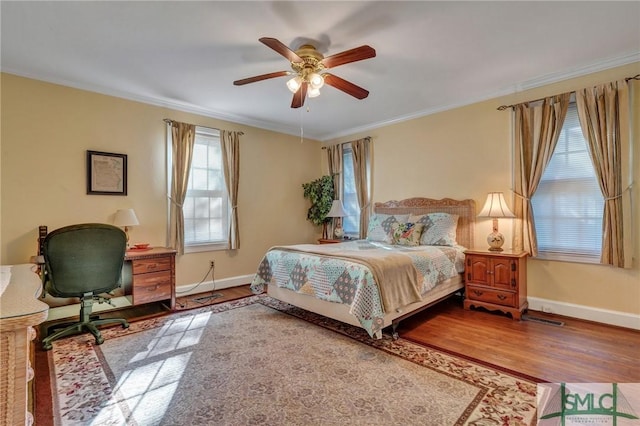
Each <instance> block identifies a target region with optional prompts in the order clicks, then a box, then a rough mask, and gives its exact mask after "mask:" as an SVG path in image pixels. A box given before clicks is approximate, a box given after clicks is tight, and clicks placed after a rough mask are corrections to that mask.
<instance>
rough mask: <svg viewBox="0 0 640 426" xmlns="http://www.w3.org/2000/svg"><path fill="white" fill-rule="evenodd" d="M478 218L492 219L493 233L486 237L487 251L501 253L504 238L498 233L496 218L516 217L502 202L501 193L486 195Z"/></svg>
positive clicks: (505, 203) (504, 202)
mask: <svg viewBox="0 0 640 426" xmlns="http://www.w3.org/2000/svg"><path fill="white" fill-rule="evenodd" d="M478 217H490V218H492V219H493V232H491V233H490V234H489V235H488V236H487V242H488V243H489V251H502V245H503V244H504V236H503V235H502V234H501V233H500V232H498V218H500V217H516V216H515V215H514V214H513V213H511V210H509V207H507V202H506V201H505V200H504V195H503V194H502V192H490V193H489V195H487V201H486V202H485V203H484V207H483V208H482V211H481V212H480V214H478Z"/></svg>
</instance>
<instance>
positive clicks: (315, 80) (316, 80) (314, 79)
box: [309, 72, 324, 89]
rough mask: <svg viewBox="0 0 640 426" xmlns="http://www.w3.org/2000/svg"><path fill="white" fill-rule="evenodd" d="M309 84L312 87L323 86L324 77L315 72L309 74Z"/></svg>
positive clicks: (318, 87)
mask: <svg viewBox="0 0 640 426" xmlns="http://www.w3.org/2000/svg"><path fill="white" fill-rule="evenodd" d="M309 85H310V86H311V88H312V89H320V88H321V87H322V86H324V77H322V75H320V74H318V73H317V72H314V73H311V74H309Z"/></svg>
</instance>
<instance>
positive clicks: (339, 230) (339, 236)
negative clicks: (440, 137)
mask: <svg viewBox="0 0 640 426" xmlns="http://www.w3.org/2000/svg"><path fill="white" fill-rule="evenodd" d="M333 234H334V235H335V236H336V239H338V240H341V239H342V237H343V236H344V230H343V229H342V227H341V226H337V227H336V228H335V229H334V230H333Z"/></svg>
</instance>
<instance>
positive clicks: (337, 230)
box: [327, 200, 347, 239]
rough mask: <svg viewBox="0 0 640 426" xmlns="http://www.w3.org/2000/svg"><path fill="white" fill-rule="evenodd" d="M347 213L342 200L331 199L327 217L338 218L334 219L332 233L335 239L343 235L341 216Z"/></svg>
mask: <svg viewBox="0 0 640 426" xmlns="http://www.w3.org/2000/svg"><path fill="white" fill-rule="evenodd" d="M346 215H347V212H345V211H344V206H343V205H342V201H340V200H333V203H332V204H331V210H329V213H327V217H334V218H338V219H337V220H336V222H335V223H336V225H335V227H334V229H333V233H334V235H335V236H336V238H337V239H341V238H342V237H343V236H344V230H343V229H342V222H341V218H343V217H344V216H346Z"/></svg>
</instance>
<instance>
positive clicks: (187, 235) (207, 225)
mask: <svg viewBox="0 0 640 426" xmlns="http://www.w3.org/2000/svg"><path fill="white" fill-rule="evenodd" d="M182 210H183V214H184V241H185V247H192V248H193V247H200V248H202V249H211V248H214V247H212V246H216V245H223V246H226V245H227V244H228V241H227V240H228V233H229V201H228V196H227V189H226V186H225V181H224V171H223V169H222V151H221V147H220V132H219V131H218V130H215V129H209V128H206V127H196V138H195V144H194V148H193V158H192V160H191V170H190V174H189V186H188V189H187V196H186V198H185V200H184V204H183V208H182ZM221 248H222V247H221ZM190 251H195V250H190Z"/></svg>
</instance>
